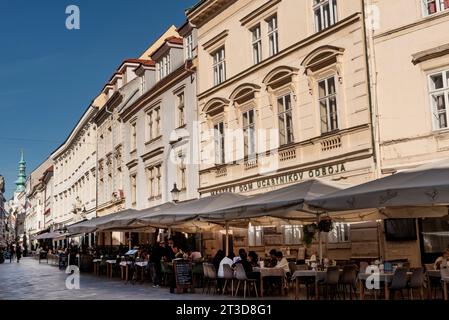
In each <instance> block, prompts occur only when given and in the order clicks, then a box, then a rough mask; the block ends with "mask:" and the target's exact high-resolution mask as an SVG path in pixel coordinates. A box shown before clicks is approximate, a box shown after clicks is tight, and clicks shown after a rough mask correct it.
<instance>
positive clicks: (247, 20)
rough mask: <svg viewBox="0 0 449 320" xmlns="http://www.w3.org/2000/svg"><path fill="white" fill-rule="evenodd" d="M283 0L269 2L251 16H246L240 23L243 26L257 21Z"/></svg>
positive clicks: (270, 0)
mask: <svg viewBox="0 0 449 320" xmlns="http://www.w3.org/2000/svg"><path fill="white" fill-rule="evenodd" d="M281 1H282V0H269V1H268V2H266V3H265V4H264V5H262V6H260V7H259V8H257V9H256V10H254V11H252V12H251V13H250V14H248V15H246V16H245V17H243V18H242V19H240V22H241V24H242V26H245V25H247V24H248V23H250V22H251V21H253V20H255V19H256V18H257V17H260V16H261V15H262V14H264V13H265V12H267V11H268V10H270V9H271V8H273V7H274V6H275V5H277V4H278V3H279V2H281Z"/></svg>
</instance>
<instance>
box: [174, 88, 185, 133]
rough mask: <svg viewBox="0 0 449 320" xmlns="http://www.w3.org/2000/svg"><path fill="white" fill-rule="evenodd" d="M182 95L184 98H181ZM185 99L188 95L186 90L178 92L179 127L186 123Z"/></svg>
mask: <svg viewBox="0 0 449 320" xmlns="http://www.w3.org/2000/svg"><path fill="white" fill-rule="evenodd" d="M181 97H182V99H181ZM185 99H186V95H185V92H184V91H181V92H179V93H178V94H176V111H177V116H178V119H177V123H178V127H182V126H184V125H185V124H186V119H185Z"/></svg>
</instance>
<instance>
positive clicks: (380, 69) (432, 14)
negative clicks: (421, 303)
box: [366, 0, 449, 262]
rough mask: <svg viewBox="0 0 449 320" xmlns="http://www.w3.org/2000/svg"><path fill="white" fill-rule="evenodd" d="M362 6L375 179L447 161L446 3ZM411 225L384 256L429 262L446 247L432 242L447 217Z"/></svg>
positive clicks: (402, 0)
mask: <svg viewBox="0 0 449 320" xmlns="http://www.w3.org/2000/svg"><path fill="white" fill-rule="evenodd" d="M366 5H367V10H366V11H367V12H368V13H369V14H371V19H368V20H367V22H368V25H367V30H368V39H369V50H370V57H372V59H371V61H370V65H371V66H370V69H371V76H372V79H371V83H372V91H373V97H374V99H375V100H374V108H375V113H376V115H377V117H376V118H375V121H376V122H375V126H376V130H375V132H376V138H375V140H376V145H378V146H379V161H380V163H381V174H382V175H390V174H393V173H395V172H397V171H398V170H401V169H407V168H413V167H416V166H417V165H420V164H424V163H427V162H431V161H435V160H439V159H444V158H446V159H447V158H448V157H449V123H448V119H449V111H448V110H449V109H448V106H449V41H448V37H447V32H445V30H447V29H448V28H449V1H445V0H399V1H394V2H392V1H387V0H381V1H370V0H368V1H366ZM399 8H400V9H399ZM397 10H401V14H400V15H398V11H397ZM404 120H406V121H404ZM399 128H400V129H399ZM417 223H418V224H419V225H418V228H417V230H418V233H419V237H418V240H417V241H414V242H410V241H409V242H402V243H401V242H399V243H392V242H386V241H385V242H384V244H383V246H384V248H383V251H384V252H385V257H386V258H389V259H392V258H393V259H394V258H404V257H406V256H408V257H412V259H413V260H414V261H416V262H419V260H420V257H422V258H423V260H427V262H431V261H434V258H435V255H437V254H439V253H441V252H442V251H443V249H444V248H445V247H447V246H448V245H449V240H448V239H447V237H442V236H437V234H438V233H440V234H441V232H442V231H443V232H447V231H449V228H448V225H449V224H448V219H447V218H444V219H423V220H421V221H418V222H417ZM423 234H424V236H422V235H423ZM420 242H422V243H424V244H425V245H420Z"/></svg>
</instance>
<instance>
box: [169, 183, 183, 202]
mask: <svg viewBox="0 0 449 320" xmlns="http://www.w3.org/2000/svg"><path fill="white" fill-rule="evenodd" d="M180 192H181V190H179V189H178V187H177V186H176V183H175V184H173V189H172V190H171V191H170V193H171V198H172V200H173V202H175V203H176V202H178V201H179V193H180Z"/></svg>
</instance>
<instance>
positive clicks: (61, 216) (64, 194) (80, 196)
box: [51, 96, 104, 229]
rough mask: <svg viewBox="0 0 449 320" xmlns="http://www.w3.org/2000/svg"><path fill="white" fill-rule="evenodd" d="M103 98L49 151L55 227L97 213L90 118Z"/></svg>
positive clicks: (99, 98)
mask: <svg viewBox="0 0 449 320" xmlns="http://www.w3.org/2000/svg"><path fill="white" fill-rule="evenodd" d="M103 99H104V97H102V96H99V97H98V98H97V99H96V100H95V101H94V102H93V103H92V104H91V105H90V106H89V107H88V108H87V109H86V111H85V112H84V113H83V115H82V117H81V119H80V120H79V121H78V123H77V124H76V126H75V127H74V128H73V130H72V132H71V133H70V134H69V136H68V137H67V139H66V141H65V142H64V143H63V144H62V145H61V146H60V147H58V149H56V150H55V151H54V152H53V153H52V154H51V158H52V160H53V163H54V179H53V180H54V189H53V192H54V201H53V209H54V213H53V219H54V224H55V226H54V228H55V229H63V228H64V227H65V226H67V225H70V224H73V223H76V222H79V221H82V220H84V219H86V218H87V219H89V218H92V217H95V216H96V206H97V199H96V196H97V194H96V193H97V191H96V170H97V168H96V152H97V141H96V136H97V134H96V126H95V124H94V123H93V121H92V120H93V117H94V115H95V113H96V112H97V109H98V106H100V105H102V103H104V102H103Z"/></svg>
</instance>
